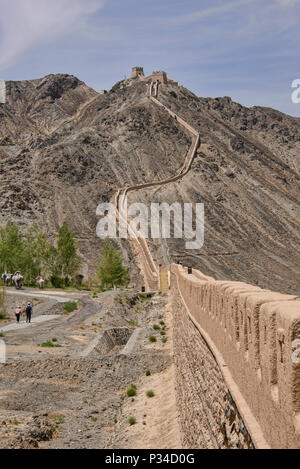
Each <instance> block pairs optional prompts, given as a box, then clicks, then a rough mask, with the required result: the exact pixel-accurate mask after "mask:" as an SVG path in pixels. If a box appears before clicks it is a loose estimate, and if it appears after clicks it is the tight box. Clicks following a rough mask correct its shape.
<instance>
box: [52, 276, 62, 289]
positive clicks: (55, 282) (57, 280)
mask: <svg viewBox="0 0 300 469" xmlns="http://www.w3.org/2000/svg"><path fill="white" fill-rule="evenodd" d="M50 282H51V284H52V286H53V287H54V288H63V287H64V286H65V282H64V279H63V278H61V277H59V276H58V275H51V277H50Z"/></svg>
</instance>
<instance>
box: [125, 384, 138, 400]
mask: <svg viewBox="0 0 300 469" xmlns="http://www.w3.org/2000/svg"><path fill="white" fill-rule="evenodd" d="M126 394H127V397H134V396H136V387H135V386H130V388H128V389H127V391H126Z"/></svg>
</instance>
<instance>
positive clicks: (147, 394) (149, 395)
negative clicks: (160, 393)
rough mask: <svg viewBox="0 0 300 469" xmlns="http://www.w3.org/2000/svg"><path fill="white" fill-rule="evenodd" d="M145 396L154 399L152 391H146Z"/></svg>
mask: <svg viewBox="0 0 300 469" xmlns="http://www.w3.org/2000/svg"><path fill="white" fill-rule="evenodd" d="M146 396H147V397H149V398H151V397H154V396H155V394H154V392H153V391H148V392H146Z"/></svg>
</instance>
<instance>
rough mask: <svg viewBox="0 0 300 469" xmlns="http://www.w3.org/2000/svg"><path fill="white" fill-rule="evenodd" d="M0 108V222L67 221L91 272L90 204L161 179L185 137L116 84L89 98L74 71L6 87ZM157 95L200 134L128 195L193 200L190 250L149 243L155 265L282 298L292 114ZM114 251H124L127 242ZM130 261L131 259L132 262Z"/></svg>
mask: <svg viewBox="0 0 300 469" xmlns="http://www.w3.org/2000/svg"><path fill="white" fill-rule="evenodd" d="M6 89H7V103H6V104H5V105H0V175H1V176H0V177H1V184H0V207H1V209H0V213H1V219H0V222H1V223H4V222H5V220H7V219H8V218H11V219H13V220H14V221H17V222H19V223H20V224H22V225H25V224H28V223H32V222H36V223H37V224H38V225H39V226H40V227H42V228H44V229H46V230H47V231H49V232H50V233H54V232H55V231H56V230H57V228H58V226H59V224H60V223H62V221H63V220H64V219H67V221H68V222H69V224H70V226H71V228H72V229H73V230H74V232H75V235H76V237H77V238H78V239H79V245H80V250H81V252H82V254H83V255H84V256H85V259H86V261H87V268H86V272H85V273H86V274H89V275H92V273H93V269H94V266H95V261H96V256H95V253H97V249H100V246H101V244H102V242H101V240H99V239H97V238H96V223H97V217H96V207H97V205H98V204H99V203H100V202H101V201H108V200H111V199H112V197H113V194H114V193H115V192H116V190H117V189H118V188H119V187H122V186H124V185H125V184H126V183H129V184H134V183H142V182H147V181H153V180H157V179H165V178H167V177H169V176H171V175H173V174H174V173H175V172H176V170H178V168H179V167H180V166H181V165H182V163H183V161H184V159H185V157H186V153H187V151H188V149H189V146H190V143H191V137H190V135H189V134H188V133H186V132H185V131H184V130H183V128H182V127H181V126H180V125H179V124H178V123H176V121H174V120H173V119H172V118H170V117H169V116H168V114H167V113H166V112H165V111H164V110H163V109H159V108H158V107H156V106H155V105H153V103H151V102H150V101H149V100H148V99H147V97H146V84H145V83H143V82H140V81H139V80H137V79H136V80H125V81H123V82H120V83H118V84H116V85H115V86H114V87H113V88H112V90H110V91H109V92H108V93H107V94H103V95H102V94H101V95H100V94H97V93H96V92H95V91H94V90H92V89H90V88H88V87H87V86H86V85H85V84H84V83H82V82H80V81H79V80H78V79H77V78H75V77H72V76H68V75H50V76H47V77H45V78H43V79H39V80H32V81H26V82H6ZM158 99H159V100H160V101H161V102H163V103H165V104H166V105H167V106H168V107H169V108H171V109H172V110H174V111H175V112H176V113H177V114H179V115H180V116H182V117H183V118H184V119H185V120H186V121H187V122H188V123H190V124H191V125H193V127H194V128H196V129H199V132H200V135H201V142H202V145H201V148H200V150H199V152H198V155H197V158H196V159H195V161H194V164H193V167H192V170H191V171H190V173H189V174H188V175H187V176H185V177H184V179H182V180H181V181H180V182H178V183H174V184H170V185H168V186H165V187H163V188H161V189H155V190H154V189H149V190H147V191H144V192H143V193H141V192H139V194H138V195H134V194H133V195H131V196H130V199H131V200H134V198H135V197H136V198H137V197H138V200H139V201H160V202H169V203H172V202H175V201H178V202H180V201H184V202H191V201H194V202H204V204H205V211H206V220H205V228H206V240H205V245H204V248H203V249H202V250H201V251H186V250H185V249H184V242H183V241H178V240H176V241H174V240H173V241H172V240H171V241H169V242H168V243H165V242H163V243H161V242H155V243H152V248H153V252H154V256H155V258H156V260H157V261H158V263H160V264H164V263H169V262H170V261H175V260H182V261H183V262H184V263H185V264H190V265H192V266H194V267H197V268H199V269H200V270H202V271H203V272H204V273H206V274H210V275H213V276H214V277H215V278H217V279H224V278H226V279H230V280H240V281H246V282H250V283H254V284H258V285H259V286H261V287H265V288H270V289H273V290H278V291H284V292H289V293H292V292H293V293H296V292H297V285H298V284H299V222H298V220H299V188H300V181H299V169H300V159H299V152H300V120H299V119H297V118H293V117H289V116H286V115H284V114H282V113H280V112H278V111H275V110H272V109H266V108H260V107H255V108H251V109H248V108H245V107H243V106H241V105H239V104H237V103H234V102H232V101H231V99H230V98H227V97H225V98H217V99H210V98H198V97H197V96H195V95H194V94H192V93H191V92H189V91H188V90H186V89H185V88H183V87H179V88H177V87H175V86H174V87H173V86H165V87H160V91H159V96H158ZM123 247H124V248H125V249H126V248H127V251H128V253H129V258H128V261H129V262H130V259H131V258H132V253H130V248H129V244H128V243H123ZM131 265H132V266H133V263H131Z"/></svg>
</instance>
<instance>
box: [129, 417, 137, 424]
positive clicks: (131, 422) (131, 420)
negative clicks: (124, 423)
mask: <svg viewBox="0 0 300 469" xmlns="http://www.w3.org/2000/svg"><path fill="white" fill-rule="evenodd" d="M128 423H129V425H135V424H136V418H134V417H129V419H128Z"/></svg>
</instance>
